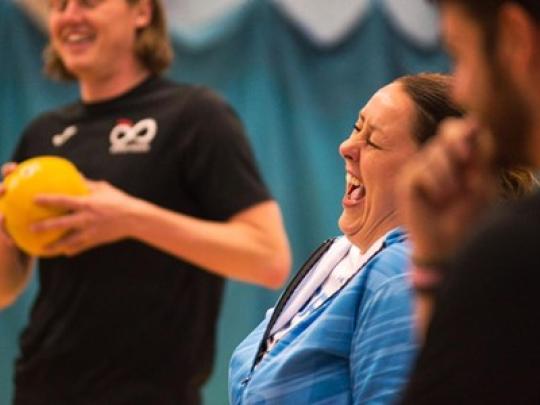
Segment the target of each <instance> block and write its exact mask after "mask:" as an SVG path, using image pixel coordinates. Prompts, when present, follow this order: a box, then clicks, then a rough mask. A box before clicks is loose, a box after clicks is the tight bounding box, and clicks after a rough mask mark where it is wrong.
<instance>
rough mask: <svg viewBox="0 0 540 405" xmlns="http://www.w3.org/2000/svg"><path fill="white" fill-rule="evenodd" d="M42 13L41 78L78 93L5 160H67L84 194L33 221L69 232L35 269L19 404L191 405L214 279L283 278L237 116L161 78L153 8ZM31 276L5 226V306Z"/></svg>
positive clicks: (139, 4) (122, 2) (47, 202)
mask: <svg viewBox="0 0 540 405" xmlns="http://www.w3.org/2000/svg"><path fill="white" fill-rule="evenodd" d="M49 5H50V14H49V18H50V45H49V47H48V49H47V51H46V57H47V59H46V63H47V66H46V67H47V70H48V72H49V73H50V74H52V75H54V76H57V77H59V78H62V79H76V80H77V81H78V83H79V87H80V93H81V100H80V101H78V102H75V103H72V104H70V105H68V106H66V107H63V108H61V109H58V110H55V111H52V112H47V113H44V114H42V115H41V116H39V117H38V118H37V119H35V120H34V121H33V122H32V123H31V124H30V125H29V126H28V127H27V129H26V130H25V132H24V134H23V137H22V138H21V141H20V143H19V145H18V147H17V149H16V152H15V155H14V161H15V162H20V161H22V160H24V159H27V158H30V157H33V156H37V155H59V156H64V157H66V158H68V159H70V160H71V161H73V162H74V163H75V164H76V166H77V167H78V169H79V170H80V171H81V172H82V173H83V174H84V175H85V176H86V177H87V178H88V179H92V180H88V185H89V188H90V190H91V193H90V195H89V196H85V197H78V198H73V197H67V196H51V195H49V196H47V195H43V196H41V197H38V203H39V204H41V205H44V206H52V207H59V208H66V209H68V210H70V214H68V215H65V216H62V217H59V218H54V219H50V220H45V221H42V222H40V223H38V224H35V231H36V232H40V231H44V230H49V229H60V230H65V231H66V234H65V236H64V237H63V238H62V239H60V240H59V241H58V242H55V243H53V244H52V245H51V246H50V247H49V253H50V254H51V255H52V256H53V257H52V258H48V259H40V262H39V267H40V271H39V277H40V291H39V294H38V297H37V300H36V303H35V304H34V307H33V309H32V312H31V316H30V321H29V325H28V327H27V328H26V330H25V331H24V333H23V336H22V338H21V355H20V357H19V358H18V360H17V364H16V375H15V385H16V387H15V403H16V404H17V405H26V404H31V405H40V404H51V405H52V404H54V405H62V404H107V405H120V404H126V405H127V404H130V405H133V404H135V405H137V404H198V403H199V402H200V388H201V386H202V384H203V383H204V382H205V380H206V379H207V378H208V376H209V374H210V372H211V367H212V359H213V350H214V335H215V326H216V319H217V316H218V310H219V305H220V301H221V296H222V289H223V278H222V277H231V278H234V279H238V280H242V281H246V282H251V283H256V284H260V285H263V286H267V287H277V286H279V285H280V284H281V283H282V282H283V281H284V280H285V278H286V276H287V273H288V268H289V263H290V254H289V249H288V243H287V238H286V235H285V231H284V229H283V225H282V221H281V217H280V213H279V208H278V206H277V204H276V203H275V202H274V201H273V200H272V199H271V196H270V195H269V193H268V191H267V189H266V187H265V186H264V184H263V182H262V180H261V178H260V176H259V174H258V171H257V168H256V165H255V162H254V158H253V155H252V152H251V150H250V147H249V144H248V142H247V139H246V136H245V134H244V130H243V128H242V126H241V124H240V122H239V120H238V118H237V117H236V115H235V114H234V112H233V111H232V110H231V108H230V107H229V106H228V105H227V104H226V103H225V102H224V101H223V100H221V99H220V98H219V97H217V96H216V95H215V94H213V93H212V92H210V91H209V90H207V89H205V88H202V87H196V86H189V85H180V84H176V83H173V82H171V81H169V80H166V79H164V78H162V77H160V76H159V74H160V73H161V72H162V70H163V69H164V68H166V67H167V65H168V64H169V62H170V59H171V50H170V46H169V42H168V40H167V37H166V34H165V24H164V20H163V18H164V16H163V12H162V6H161V4H160V2H159V0H49ZM119 21H121V23H119ZM14 167H15V163H10V164H6V165H4V167H3V174H4V175H6V174H8V173H10V172H11V171H12V170H13V169H14ZM2 192H3V189H2V186H1V185H0V194H1V193H2ZM0 220H2V221H3V218H0ZM32 267H33V259H32V258H30V257H27V256H26V255H25V254H24V253H22V252H21V251H19V250H18V249H17V248H16V247H15V246H14V244H13V242H12V241H11V240H10V239H9V237H8V236H7V235H6V234H5V233H4V232H0V305H1V306H4V307H5V306H7V305H9V304H10V303H12V302H13V301H14V300H15V299H16V297H17V296H18V295H19V294H20V293H21V292H22V291H23V289H24V287H25V286H26V284H27V280H28V279H29V277H30V274H31V268H32Z"/></svg>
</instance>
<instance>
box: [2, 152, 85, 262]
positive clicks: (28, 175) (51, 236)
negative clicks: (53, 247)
mask: <svg viewBox="0 0 540 405" xmlns="http://www.w3.org/2000/svg"><path fill="white" fill-rule="evenodd" d="M4 188H5V192H4V194H3V195H2V196H1V197H0V212H2V214H3V215H4V222H5V227H6V230H7V232H8V234H9V235H10V236H11V238H12V239H13V241H14V242H15V244H16V245H17V246H18V247H19V248H20V249H21V250H23V251H24V252H26V253H28V254H29V255H32V256H47V252H46V250H45V247H46V246H47V245H49V244H50V243H52V242H54V241H56V240H57V239H59V238H60V237H61V236H62V234H63V231H58V230H54V231H45V232H33V231H32V230H31V229H30V226H31V225H32V224H34V223H36V222H39V221H42V220H44V219H47V218H51V217H55V216H60V215H64V214H66V213H67V212H66V211H65V210H61V209H58V208H50V207H41V206H39V205H37V204H36V203H35V202H34V200H35V197H36V196H37V195H39V194H62V195H71V196H80V195H86V194H88V193H89V191H88V187H87V186H86V182H85V180H84V178H83V176H82V175H81V174H80V173H79V172H78V171H77V168H76V167H75V166H74V165H73V163H71V162H70V161H68V160H66V159H64V158H60V157H55V156H40V157H36V158H32V159H29V160H26V161H24V162H22V163H21V164H19V165H18V166H17V168H16V169H15V170H14V171H13V172H12V173H10V174H9V175H8V176H7V177H6V178H5V180H4Z"/></svg>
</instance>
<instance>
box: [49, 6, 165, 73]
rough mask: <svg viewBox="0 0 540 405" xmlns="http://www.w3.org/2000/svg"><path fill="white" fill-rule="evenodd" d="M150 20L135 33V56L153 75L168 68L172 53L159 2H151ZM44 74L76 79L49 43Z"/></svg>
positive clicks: (163, 14)
mask: <svg viewBox="0 0 540 405" xmlns="http://www.w3.org/2000/svg"><path fill="white" fill-rule="evenodd" d="M125 1H126V2H127V3H128V4H129V5H135V4H137V3H139V1H141V0H125ZM151 3H152V19H151V21H150V24H148V26H146V27H144V28H141V29H140V30H139V31H138V32H137V38H136V39H135V54H136V56H137V59H138V60H139V62H140V63H142V65H143V66H144V67H145V68H147V69H148V70H149V71H150V72H151V73H153V74H159V73H161V72H163V71H164V70H165V69H167V68H168V67H169V65H170V64H171V61H172V58H173V51H172V46H171V42H170V39H169V35H168V32H167V22H166V19H165V12H164V9H163V4H162V3H161V0H151ZM43 57H44V60H45V73H46V74H47V75H48V76H49V77H51V78H53V79H57V80H76V77H75V76H74V75H73V74H72V73H71V72H70V71H69V70H68V69H67V68H66V66H65V65H64V62H63V61H62V59H61V58H60V55H58V52H56V50H55V49H54V47H53V46H52V44H51V42H49V44H48V45H47V47H46V48H45V51H44V52H43Z"/></svg>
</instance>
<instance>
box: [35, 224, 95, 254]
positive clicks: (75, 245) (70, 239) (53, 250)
mask: <svg viewBox="0 0 540 405" xmlns="http://www.w3.org/2000/svg"><path fill="white" fill-rule="evenodd" d="M86 241H87V237H86V235H85V232H84V231H79V230H75V231H72V232H67V233H66V234H65V235H64V236H63V237H61V238H60V239H58V240H57V241H55V242H53V243H51V244H50V245H48V246H47V247H46V248H45V250H46V251H47V253H48V254H50V255H54V256H56V255H66V256H74V255H77V254H79V253H82V252H83V251H85V250H87V249H89V246H88V244H87V243H86Z"/></svg>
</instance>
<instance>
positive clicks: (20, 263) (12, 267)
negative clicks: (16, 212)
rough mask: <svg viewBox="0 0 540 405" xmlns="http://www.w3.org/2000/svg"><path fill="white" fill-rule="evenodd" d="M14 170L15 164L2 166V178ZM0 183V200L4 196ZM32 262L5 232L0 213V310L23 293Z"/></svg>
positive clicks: (30, 272) (28, 278)
mask: <svg viewBox="0 0 540 405" xmlns="http://www.w3.org/2000/svg"><path fill="white" fill-rule="evenodd" d="M13 170H15V164H13V163H7V164H4V165H2V169H1V172H2V176H3V177H5V176H7V175H8V174H9V173H11V172H12V171H13ZM4 192H5V190H4V186H3V184H2V183H0V198H1V197H2V195H3V194H4ZM33 264H34V260H32V258H30V257H29V256H27V255H25V254H24V253H23V252H21V251H20V250H19V249H18V248H17V247H16V246H15V244H14V243H13V241H12V240H11V238H10V237H9V236H8V235H7V233H6V232H5V227H4V217H3V215H2V213H1V212H0V309H2V308H5V307H7V306H9V305H11V304H12V303H13V302H14V301H15V300H16V299H17V297H18V296H19V295H20V294H21V292H23V291H24V289H25V287H26V285H27V284H28V281H29V280H30V276H31V274H32V268H33Z"/></svg>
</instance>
